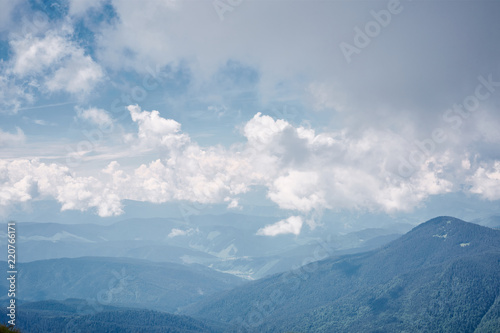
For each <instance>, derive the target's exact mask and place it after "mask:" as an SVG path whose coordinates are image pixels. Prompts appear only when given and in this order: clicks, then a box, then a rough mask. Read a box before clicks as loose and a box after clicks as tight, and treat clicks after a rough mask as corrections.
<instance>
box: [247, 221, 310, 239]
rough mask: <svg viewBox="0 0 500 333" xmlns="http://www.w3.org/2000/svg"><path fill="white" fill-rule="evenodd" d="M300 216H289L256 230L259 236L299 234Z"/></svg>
mask: <svg viewBox="0 0 500 333" xmlns="http://www.w3.org/2000/svg"><path fill="white" fill-rule="evenodd" d="M303 223H304V222H303V221H302V218H301V217H300V216H290V217H289V218H287V219H286V220H281V221H279V222H276V223H275V224H270V225H267V226H265V227H264V228H261V229H259V230H258V231H257V235H261V236H277V235H282V234H294V235H298V234H300V230H301V229H302V224H303Z"/></svg>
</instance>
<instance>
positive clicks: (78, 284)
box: [0, 257, 244, 312]
mask: <svg viewBox="0 0 500 333" xmlns="http://www.w3.org/2000/svg"><path fill="white" fill-rule="evenodd" d="M1 267H5V268H6V269H5V270H6V271H7V264H6V263H5V262H3V265H1ZM18 271H19V272H18V275H17V284H18V286H19V289H18V292H17V293H16V297H17V299H18V300H22V301H42V300H65V299H67V298H79V299H86V300H88V301H89V304H97V305H99V306H101V305H114V306H125V307H137V308H147V309H156V310H163V311H167V312H175V311H176V310H177V309H178V308H179V307H181V306H186V305H188V304H191V303H193V302H196V301H199V300H201V299H202V298H204V297H207V296H208V295H211V294H214V293H216V292H219V291H222V290H227V289H230V288H232V287H235V286H237V285H238V284H241V283H243V281H244V280H243V279H241V278H238V277H236V276H234V275H230V274H224V273H220V272H217V271H215V270H213V269H210V268H207V267H204V266H201V265H197V264H193V265H181V264H174V263H155V262H150V261H146V260H139V259H130V258H105V257H82V258H71V259H69V258H64V259H50V260H39V261H34V262H29V263H22V264H18ZM7 290H8V281H7V280H6V279H2V280H0V295H1V296H0V299H5V298H6V297H7Z"/></svg>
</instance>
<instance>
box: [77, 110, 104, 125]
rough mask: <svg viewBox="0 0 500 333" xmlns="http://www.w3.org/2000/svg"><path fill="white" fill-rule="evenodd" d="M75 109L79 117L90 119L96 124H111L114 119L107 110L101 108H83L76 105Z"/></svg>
mask: <svg viewBox="0 0 500 333" xmlns="http://www.w3.org/2000/svg"><path fill="white" fill-rule="evenodd" d="M75 110H76V114H77V116H78V118H80V119H83V120H86V121H89V122H91V123H93V124H95V125H98V126H109V125H110V124H112V123H113V120H112V119H111V117H110V116H109V113H108V112H106V110H103V109H99V108H88V109H82V108H80V107H75Z"/></svg>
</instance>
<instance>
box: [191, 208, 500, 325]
mask: <svg viewBox="0 0 500 333" xmlns="http://www.w3.org/2000/svg"><path fill="white" fill-rule="evenodd" d="M499 277H500V231H499V230H494V229H490V228H487V227H482V226H479V225H476V224H472V223H467V222H464V221H461V220H458V219H455V218H452V217H439V218H435V219H432V220H430V221H428V222H426V223H423V224H421V225H419V226H417V227H416V228H414V229H413V230H412V231H410V232H408V233H407V234H405V235H404V236H402V237H400V238H399V239H397V240H395V241H393V242H391V243H389V244H388V245H386V246H384V247H382V248H380V249H378V250H375V251H371V252H367V253H362V254H354V255H347V256H342V257H333V258H328V259H326V260H323V261H320V262H316V263H312V264H309V265H306V266H304V267H301V268H299V269H297V270H295V271H290V272H286V273H283V274H277V275H274V276H271V277H269V278H264V279H261V280H259V281H254V282H251V283H247V284H245V285H242V286H240V287H237V288H235V289H233V290H231V291H227V292H224V293H222V294H220V295H216V296H213V297H211V298H209V299H206V300H204V301H201V302H200V303H198V304H195V305H193V306H191V307H188V308H187V309H185V310H184V312H183V313H185V314H188V315H191V316H194V317H196V318H210V319H217V320H219V321H221V322H223V323H228V324H231V325H232V329H230V330H229V331H236V332H500V278H499Z"/></svg>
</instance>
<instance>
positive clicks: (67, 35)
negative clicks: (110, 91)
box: [4, 26, 104, 98]
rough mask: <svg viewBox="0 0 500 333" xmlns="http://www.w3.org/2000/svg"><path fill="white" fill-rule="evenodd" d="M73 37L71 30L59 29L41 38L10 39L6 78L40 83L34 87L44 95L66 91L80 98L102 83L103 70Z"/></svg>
mask: <svg viewBox="0 0 500 333" xmlns="http://www.w3.org/2000/svg"><path fill="white" fill-rule="evenodd" d="M72 38H73V31H72V28H71V27H68V26H62V27H60V28H59V29H57V30H56V29H54V30H48V31H47V32H45V34H44V35H43V36H35V35H32V34H26V35H25V36H23V37H22V38H18V39H13V40H11V41H10V46H11V48H12V57H11V59H10V60H9V62H8V63H7V64H6V67H5V68H4V73H5V75H12V76H13V77H14V78H17V79H18V80H27V79H29V80H33V81H39V82H40V83H37V84H36V86H39V88H40V89H41V90H42V91H44V92H45V91H46V92H55V91H65V92H68V93H71V94H76V95H78V96H79V98H82V96H85V94H88V93H89V92H90V91H91V90H92V89H93V88H94V87H95V85H97V84H98V83H99V82H101V81H102V79H103V78H104V71H103V69H102V68H101V66H100V65H98V64H97V63H96V62H95V61H94V60H93V59H92V58H91V57H90V56H89V55H86V54H85V51H84V49H82V48H81V47H80V46H78V45H77V44H76V43H75V42H73V41H72Z"/></svg>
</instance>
